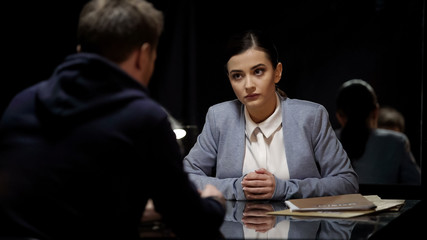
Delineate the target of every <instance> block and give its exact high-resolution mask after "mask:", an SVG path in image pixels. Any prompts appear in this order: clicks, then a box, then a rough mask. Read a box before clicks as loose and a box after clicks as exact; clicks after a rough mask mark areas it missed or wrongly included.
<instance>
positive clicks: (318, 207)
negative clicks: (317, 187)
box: [285, 193, 376, 212]
mask: <svg viewBox="0 0 427 240" xmlns="http://www.w3.org/2000/svg"><path fill="white" fill-rule="evenodd" d="M285 203H286V205H287V206H288V207H289V209H290V210H291V211H296V212H304V211H350V210H370V209H374V208H376V205H375V204H374V203H373V202H371V201H369V200H368V199H366V198H365V197H363V196H362V195H361V194H359V193H356V194H343V195H336V196H327V197H312V198H302V199H290V200H287V201H285Z"/></svg>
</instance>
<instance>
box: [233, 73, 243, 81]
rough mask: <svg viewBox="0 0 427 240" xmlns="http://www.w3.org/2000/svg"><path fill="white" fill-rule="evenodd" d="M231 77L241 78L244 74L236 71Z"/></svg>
mask: <svg viewBox="0 0 427 240" xmlns="http://www.w3.org/2000/svg"><path fill="white" fill-rule="evenodd" d="M231 78H232V79H234V80H239V79H241V78H242V74H240V73H234V74H232V75H231Z"/></svg>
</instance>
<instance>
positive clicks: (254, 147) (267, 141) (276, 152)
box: [243, 96, 289, 180]
mask: <svg viewBox="0 0 427 240" xmlns="http://www.w3.org/2000/svg"><path fill="white" fill-rule="evenodd" d="M276 99H277V100H276V101H277V103H276V109H275V110H274V112H273V114H272V115H271V116H270V117H268V118H267V119H266V120H264V121H263V122H261V123H258V124H257V123H255V122H254V121H252V119H251V117H250V116H249V113H248V111H247V109H246V107H245V120H246V150H245V157H244V161H243V174H248V173H250V172H253V171H255V170H257V169H259V168H265V169H267V170H268V171H269V172H271V173H272V174H273V175H274V176H276V177H277V178H280V179H283V180H287V179H289V169H288V163H287V160H286V154H285V143H284V141H283V133H282V111H281V104H280V100H279V96H276Z"/></svg>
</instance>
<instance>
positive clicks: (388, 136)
mask: <svg viewBox="0 0 427 240" xmlns="http://www.w3.org/2000/svg"><path fill="white" fill-rule="evenodd" d="M371 138H373V139H374V140H376V141H381V142H387V143H389V144H391V143H395V144H405V143H408V142H409V140H408V137H407V136H406V135H405V134H404V133H401V132H397V131H393V130H389V129H382V128H376V129H374V130H373V131H372V134H371Z"/></svg>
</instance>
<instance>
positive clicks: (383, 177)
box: [336, 79, 421, 184]
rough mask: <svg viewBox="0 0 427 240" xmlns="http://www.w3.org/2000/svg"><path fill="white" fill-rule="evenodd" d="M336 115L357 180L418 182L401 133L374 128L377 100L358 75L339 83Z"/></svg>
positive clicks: (377, 111)
mask: <svg viewBox="0 0 427 240" xmlns="http://www.w3.org/2000/svg"><path fill="white" fill-rule="evenodd" d="M336 105H337V112H336V117H337V119H338V122H339V123H340V125H341V126H342V129H338V130H337V131H336V132H337V136H338V137H339V138H340V140H341V142H342V144H343V146H344V149H345V150H346V151H347V153H348V155H349V157H350V159H351V162H352V166H353V167H354V170H355V171H356V172H357V174H358V176H359V182H360V183H361V184H420V183H421V176H420V169H419V167H418V165H417V164H416V162H415V159H414V157H413V155H412V153H411V150H410V147H409V140H408V138H407V137H406V135H405V134H403V133H399V132H397V131H392V130H387V129H378V128H377V124H378V113H379V104H378V102H377V96H376V94H375V91H374V89H373V88H372V86H371V85H369V84H368V83H367V82H365V81H363V80H360V79H353V80H349V81H347V82H345V83H343V85H342V86H341V87H340V89H339V91H338V95H337V99H336Z"/></svg>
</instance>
